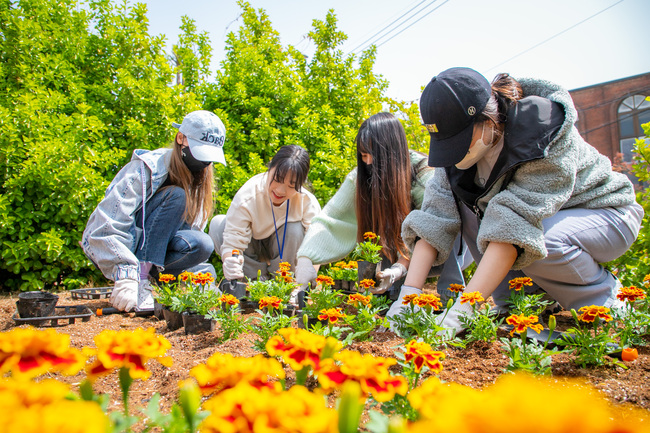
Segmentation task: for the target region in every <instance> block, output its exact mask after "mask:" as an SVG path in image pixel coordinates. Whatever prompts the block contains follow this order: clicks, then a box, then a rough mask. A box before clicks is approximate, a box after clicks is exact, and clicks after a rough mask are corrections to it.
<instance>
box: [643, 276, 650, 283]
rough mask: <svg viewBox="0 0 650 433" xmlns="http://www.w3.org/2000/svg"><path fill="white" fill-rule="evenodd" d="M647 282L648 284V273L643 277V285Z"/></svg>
mask: <svg viewBox="0 0 650 433" xmlns="http://www.w3.org/2000/svg"><path fill="white" fill-rule="evenodd" d="M648 284H650V274H648V275H646V276H645V277H643V285H644V286H647V285H648Z"/></svg>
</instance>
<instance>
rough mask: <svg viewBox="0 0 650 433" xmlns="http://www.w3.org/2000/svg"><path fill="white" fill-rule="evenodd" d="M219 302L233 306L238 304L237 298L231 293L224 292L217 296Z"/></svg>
mask: <svg viewBox="0 0 650 433" xmlns="http://www.w3.org/2000/svg"><path fill="white" fill-rule="evenodd" d="M219 302H221V303H222V304H226V305H230V306H233V305H237V304H239V299H237V298H236V297H235V296H233V295H231V294H230V293H226V294H223V295H221V296H220V297H219Z"/></svg>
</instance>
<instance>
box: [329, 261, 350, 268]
mask: <svg viewBox="0 0 650 433" xmlns="http://www.w3.org/2000/svg"><path fill="white" fill-rule="evenodd" d="M347 265H348V264H347V263H345V262H336V263H334V264H333V265H332V267H333V268H339V269H345V268H346V267H347Z"/></svg>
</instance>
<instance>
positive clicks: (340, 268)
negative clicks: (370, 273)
mask: <svg viewBox="0 0 650 433" xmlns="http://www.w3.org/2000/svg"><path fill="white" fill-rule="evenodd" d="M326 272H327V275H328V276H329V277H332V279H333V280H343V281H357V262H356V261H354V260H350V261H349V262H337V263H334V265H332V266H330V267H329V269H327V271H326Z"/></svg>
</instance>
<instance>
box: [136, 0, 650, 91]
mask: <svg viewBox="0 0 650 433" xmlns="http://www.w3.org/2000/svg"><path fill="white" fill-rule="evenodd" d="M144 3H146V4H147V6H148V10H149V12H148V17H149V25H150V33H151V34H165V35H166V36H167V42H168V45H170V46H171V44H172V43H174V42H176V39H177V35H178V27H179V26H180V23H181V16H182V15H187V16H189V17H190V18H192V19H194V20H195V21H196V24H197V27H198V29H199V30H200V31H206V32H208V34H209V36H210V40H211V42H212V46H213V50H214V51H213V69H214V70H216V69H217V68H218V67H219V63H220V62H221V61H222V60H223V58H224V46H225V39H226V35H227V34H228V32H231V31H236V30H237V28H238V27H239V25H240V24H241V18H239V14H240V12H241V11H240V8H239V6H237V4H236V2H235V1H234V0H216V1H207V0H183V1H182V2H181V1H178V0H149V1H145V2H144ZM250 3H251V5H252V6H253V7H255V8H256V9H259V8H262V9H264V10H265V11H266V13H267V14H268V15H269V18H270V20H271V22H272V24H273V27H274V28H275V29H276V30H277V31H278V32H279V33H280V37H281V40H282V43H283V44H284V45H285V46H286V45H293V46H294V47H296V48H298V49H300V50H301V51H302V52H303V53H305V54H306V55H310V54H311V53H312V52H313V44H312V43H311V42H310V41H309V39H308V38H306V35H307V33H308V32H309V31H310V29H311V23H312V20H313V19H324V18H325V16H326V14H327V11H328V10H329V9H334V12H335V14H336V16H337V18H338V26H339V29H340V30H342V31H343V32H345V33H346V34H347V35H348V41H346V43H345V44H344V45H343V46H342V49H343V50H344V51H345V52H351V51H354V50H355V49H357V47H359V46H361V47H364V46H365V45H367V42H366V43H365V44H364V42H365V41H366V40H367V39H368V38H371V37H372V36H373V35H375V34H376V33H377V32H379V31H381V30H382V29H383V28H384V27H386V26H387V25H389V24H390V23H391V22H392V21H393V20H395V19H396V18H398V17H400V16H401V15H403V14H404V13H406V12H407V11H409V10H410V9H412V8H413V11H412V12H411V13H409V14H407V15H406V16H405V17H404V18H403V19H402V20H400V21H398V22H397V23H395V24H394V25H393V26H392V27H389V29H388V30H390V29H394V31H393V32H392V33H390V34H388V35H386V36H385V37H384V38H383V39H380V40H379V41H378V44H381V46H379V48H378V52H377V61H376V63H375V72H376V73H378V74H381V75H382V76H383V77H384V78H386V79H387V80H388V81H389V82H390V87H389V89H388V92H387V93H388V96H391V97H393V98H397V99H401V100H416V99H419V96H420V89H421V87H422V86H424V85H426V84H427V82H428V81H429V80H430V79H431V77H433V76H434V75H436V74H437V73H438V72H440V71H442V70H444V69H447V68H449V67H453V66H467V67H472V68H474V69H476V70H478V71H479V72H481V73H483V74H484V75H485V76H486V77H487V78H488V79H492V77H493V76H494V75H496V74H497V73H499V72H508V73H510V74H511V75H513V76H515V77H523V76H526V77H537V78H545V79H549V80H552V81H555V82H557V83H559V84H561V85H563V86H564V87H566V88H568V89H575V88H579V87H585V86H590V85H593V84H598V83H601V82H605V81H611V80H616V79H619V78H625V77H629V76H632V75H637V74H641V73H645V72H650V55H649V54H648V49H649V45H650V37H648V31H647V28H648V25H650V22H648V19H650V0H543V1H540V0H538V1H532V0H436V1H433V0H424V1H422V0H408V1H402V2H400V1H387V0H319V1H313V0H250ZM434 9H435V10H434ZM418 11H420V12H419V13H417V14H416V12H418ZM412 15H414V16H413V18H411V19H408V18H409V17H410V16H412ZM416 20H419V21H417V22H415V21H416ZM400 23H403V24H402V25H401V26H400V25H399V24H400ZM407 27H408V28H407ZM397 33H399V34H397Z"/></svg>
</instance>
